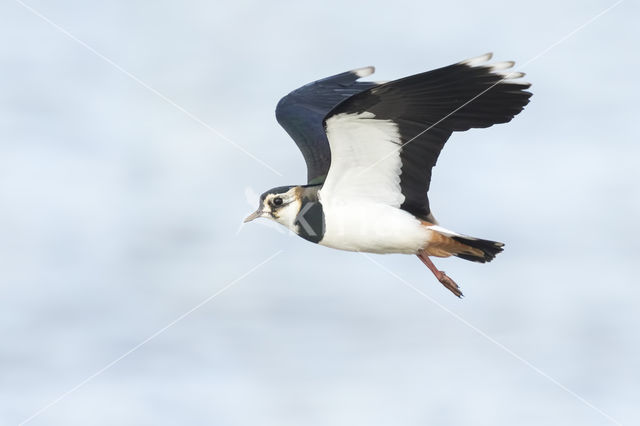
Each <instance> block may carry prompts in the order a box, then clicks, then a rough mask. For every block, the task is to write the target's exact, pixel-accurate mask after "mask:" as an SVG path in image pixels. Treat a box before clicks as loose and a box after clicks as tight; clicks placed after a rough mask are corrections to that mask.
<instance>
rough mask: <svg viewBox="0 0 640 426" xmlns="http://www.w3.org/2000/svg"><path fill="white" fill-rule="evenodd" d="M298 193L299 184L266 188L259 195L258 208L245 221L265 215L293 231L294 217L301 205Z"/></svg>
mask: <svg viewBox="0 0 640 426" xmlns="http://www.w3.org/2000/svg"><path fill="white" fill-rule="evenodd" d="M300 193H301V188H300V187H299V186H279V187H277V188H273V189H270V190H268V191H267V192H265V193H263V194H262V195H261V196H260V205H259V206H258V209H257V210H256V211H255V212H253V213H251V214H250V215H249V216H247V217H246V218H245V220H244V221H245V223H246V222H251V221H252V220H254V219H257V218H259V217H266V218H267V219H271V220H273V221H275V222H278V223H279V224H281V225H283V226H285V227H287V228H289V229H290V230H292V231H294V232H295V230H296V225H295V221H296V217H297V215H298V213H299V212H300V208H301V206H302V201H301V195H300Z"/></svg>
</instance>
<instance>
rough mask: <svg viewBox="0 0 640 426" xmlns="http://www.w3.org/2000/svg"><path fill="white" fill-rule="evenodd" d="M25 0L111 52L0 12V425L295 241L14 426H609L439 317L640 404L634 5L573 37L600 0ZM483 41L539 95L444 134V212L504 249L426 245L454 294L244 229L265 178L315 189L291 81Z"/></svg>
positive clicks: (429, 61) (601, 405) (410, 261)
mask: <svg viewBox="0 0 640 426" xmlns="http://www.w3.org/2000/svg"><path fill="white" fill-rule="evenodd" d="M27 3H28V5H30V6H32V7H33V8H35V9H36V10H37V11H38V12H39V13H41V14H42V15H43V16H44V17H46V18H47V19H49V20H50V21H51V22H52V23H54V24H55V25H59V26H60V27H62V28H64V29H65V30H67V31H69V32H70V33H71V34H73V36H75V37H77V39H78V40H79V41H80V42H81V43H86V45H88V46H90V47H92V48H93V49H95V50H96V51H97V52H99V53H100V54H102V55H104V56H105V57H106V58H108V59H109V60H110V61H112V62H113V63H112V64H110V63H108V62H107V61H105V60H104V59H103V58H100V57H98V56H96V55H95V54H94V53H92V52H91V51H90V50H89V49H88V48H87V47H86V46H83V45H82V44H80V43H78V42H76V41H74V40H72V39H71V38H69V37H68V36H67V35H65V34H64V33H63V32H61V31H60V30H59V29H56V28H55V27H54V26H52V25H51V24H50V23H47V22H46V21H45V20H43V19H42V18H41V17H38V16H36V15H35V14H34V13H33V12H32V11H30V10H28V9H27V8H25V7H24V6H23V5H21V4H20V3H19V2H16V1H7V2H2V4H0V16H1V18H0V21H1V22H2V25H0V36H1V37H2V40H3V42H2V43H0V75H1V76H2V78H1V79H0V336H1V338H2V344H1V345H0V423H2V424H3V425H4V424H7V425H9V424H18V423H20V422H23V421H24V420H27V419H29V418H30V416H31V415H32V414H34V413H36V412H38V410H39V409H41V408H43V407H45V406H47V404H49V403H51V402H54V401H56V398H58V397H59V396H61V395H62V394H63V393H65V392H67V391H69V390H71V389H73V388H74V386H76V385H78V384H80V383H82V382H83V380H85V379H87V378H88V377H90V376H91V375H92V374H94V373H96V372H98V371H99V370H100V369H102V368H103V367H105V366H107V365H108V364H109V363H111V362H112V361H114V360H116V359H117V358H118V357H120V356H121V355H123V354H125V353H126V352H127V351H129V350H130V349H131V348H133V347H135V346H136V345H138V344H139V343H140V342H143V341H144V340H145V339H147V338H148V337H149V336H152V335H154V333H156V332H157V331H158V330H160V329H162V328H163V327H165V326H166V325H168V324H170V323H171V322H172V321H174V320H175V319H176V318H179V317H180V316H181V315H183V314H185V313H186V312H188V311H189V310H191V309H192V308H194V307H195V306H197V305H198V304H199V303H201V302H203V301H205V300H207V298H209V297H210V296H211V295H213V294H214V293H216V292H217V291H219V290H220V289H222V288H223V287H224V286H226V285H228V284H229V283H232V282H233V281H234V280H236V279H238V278H240V277H242V276H243V275H244V274H246V273H247V271H249V270H251V269H252V268H254V267H255V266H256V265H258V264H260V263H261V262H263V261H264V260H265V259H268V258H269V257H270V256H272V255H273V254H275V253H277V252H278V251H279V250H282V253H281V254H279V255H278V256H276V257H275V258H274V259H273V260H271V261H269V262H267V263H266V264H264V265H263V266H261V267H260V268H259V269H257V270H255V271H253V272H252V273H251V274H250V275H248V276H246V277H244V278H243V279H241V280H240V281H238V282H236V283H235V284H234V285H233V286H232V287H231V288H229V289H228V290H227V291H226V292H224V293H223V294H221V295H219V296H218V297H216V298H214V299H212V300H210V301H209V302H208V303H205V304H204V305H202V306H201V307H199V308H198V309H196V310H195V311H193V312H191V313H190V314H189V315H187V316H186V317H184V318H182V319H181V320H180V321H179V322H177V323H175V324H174V325H173V326H171V327H170V328H168V329H166V330H165V331H164V332H162V333H161V334H159V335H157V336H156V337H155V338H153V339H152V340H150V341H148V342H147V343H146V344H144V345H142V346H140V347H139V348H138V349H137V350H135V351H134V352H132V353H130V354H129V355H128V356H126V357H125V358H123V359H121V360H120V361H119V362H117V363H115V364H113V365H112V366H111V367H110V368H108V369H107V370H105V371H104V372H103V373H102V374H99V375H97V376H95V377H93V378H92V380H90V381H88V382H86V384H84V385H83V386H81V387H80V388H78V389H77V390H75V391H74V392H72V393H70V394H68V395H67V396H66V397H65V398H63V399H61V400H59V401H58V402H57V403H56V404H54V405H52V406H50V407H49V408H48V409H47V410H45V411H43V412H41V413H40V414H39V415H38V416H37V417H35V418H31V419H30V421H29V424H33V425H70V424H82V425H113V424H118V425H142V424H145V425H176V424H190V425H216V426H217V425H219V426H227V425H255V424H259V425H277V426H288V425H292V426H294V425H295V426H298V425H309V426H313V425H345V426H347V425H348V426H351V425H514V424H515V425H540V424H562V425H581V426H586V425H607V424H615V423H614V421H612V420H611V419H608V418H607V417H605V416H604V415H603V414H601V413H599V412H598V411H597V410H596V409H595V408H593V407H589V406H588V405H586V404H585V403H583V402H582V401H580V400H579V399H578V398H576V397H575V396H574V395H571V394H570V393H569V392H567V391H565V390H563V389H561V388H560V387H559V386H557V385H556V384H554V383H553V382H552V381H550V380H549V379H548V378H545V377H543V376H542V375H541V374H539V373H538V372H536V371H535V370H534V369H532V368H531V367H530V366H528V365H526V364H525V363H524V362H522V361H521V360H518V359H516V358H515V357H514V356H512V355H511V354H509V353H508V352H507V351H505V350H504V349H503V348H501V347H499V346H498V345H496V344H495V343H494V342H492V341H491V340H489V339H487V338H486V337H484V336H482V335H481V334H479V333H478V332H477V331H475V330H474V329H472V328H470V327H469V326H468V325H466V324H465V323H463V322H461V321H460V320H459V319H457V318H456V317H454V316H453V315H452V314H451V312H453V313H455V314H456V315H459V316H460V317H461V318H464V319H465V320H466V321H468V323H470V324H472V325H473V326H474V327H477V328H478V329H480V330H482V331H483V332H485V333H486V334H487V335H488V336H490V337H491V338H492V339H495V341H497V342H499V343H501V344H503V345H505V346H506V347H507V348H509V349H510V350H512V351H513V352H514V353H515V354H517V355H518V356H520V357H522V358H523V359H525V360H527V361H529V362H530V363H531V364H533V365H535V366H536V367H537V368H539V369H540V370H541V371H543V372H545V373H546V374H548V375H549V376H550V377H552V378H554V379H555V380H557V381H558V382H559V383H561V384H562V385H564V386H566V387H567V388H568V389H570V390H571V391H573V392H575V393H576V394H577V395H579V396H580V397H582V398H584V399H585V400H587V401H589V402H590V403H591V404H593V406H595V407H597V408H598V409H600V410H602V411H603V412H604V413H606V414H607V415H609V416H611V417H613V418H615V419H616V420H617V421H618V422H620V423H621V424H625V425H627V424H628V425H631V424H640V412H639V411H638V406H637V403H638V396H639V395H640V341H639V335H638V330H639V328H640V315H639V314H638V306H639V304H640V282H639V281H640V280H639V279H638V277H637V267H638V260H639V259H640V256H639V255H640V235H639V233H638V224H637V220H638V218H639V217H640V170H639V168H638V162H639V160H640V146H639V144H638V142H639V138H638V136H639V132H638V128H637V120H638V116H639V115H640V107H639V104H638V95H639V93H638V81H637V80H638V78H637V75H636V73H637V70H638V68H639V67H640V59H639V58H640V57H639V56H638V54H637V47H638V46H637V43H638V40H639V37H640V30H639V29H638V25H637V17H638V16H640V6H639V4H638V3H637V2H633V1H625V2H623V3H621V4H620V5H619V6H617V7H616V8H614V9H613V10H611V11H609V12H608V13H606V14H604V15H602V16H601V17H600V18H598V19H596V20H594V21H593V22H591V23H589V24H588V25H587V26H586V27H584V28H582V29H581V30H579V31H577V32H576V33H575V34H573V35H572V36H571V37H570V38H566V36H567V35H568V34H570V33H571V32H572V31H574V30H576V29H577V28H579V27H580V26H581V25H583V24H584V23H586V22H588V21H589V20H590V19H591V18H594V17H595V16H596V15H598V14H599V13H600V12H601V11H603V10H604V9H606V8H607V7H609V6H611V5H612V4H613V1H595V0H594V1H586V2H585V1H577V0H576V1H565V2H560V3H559V2H556V1H539V2H535V3H532V2H528V3H527V4H526V5H524V4H513V3H511V4H504V2H500V1H492V0H489V1H484V2H471V1H463V2H422V3H420V2H406V1H395V2H384V1H368V2H351V3H344V2H334V1H323V2H315V3H303V2H279V1H272V2H255V1H235V2H210V1H202V0H194V1H185V2H169V1H156V2H149V1H146V2H145V1H123V0H115V1H111V2H99V3H96V2H82V1H77V0H75V1H71V0H69V1H58V2H45V1H42V0H27ZM558 42H560V43H559V44H556V43H558ZM552 46H553V48H552V49H551V50H548V51H546V49H548V48H549V47H552ZM488 51H493V52H495V59H496V60H515V61H517V62H518V63H519V64H520V66H516V69H517V70H519V71H524V72H526V73H527V77H526V80H528V81H530V82H531V83H533V86H532V89H531V90H532V92H533V93H534V96H533V98H532V102H531V104H530V105H529V106H528V107H527V108H526V109H525V111H524V112H523V113H522V114H521V115H519V116H518V117H517V118H516V119H514V120H513V122H511V123H509V124H508V125H501V126H496V127H493V128H489V129H483V130H475V131H469V132H466V133H462V134H454V136H453V137H452V138H451V139H450V140H449V143H448V144H447V146H446V147H445V150H444V151H443V154H442V156H441V157H440V160H439V163H438V166H437V167H436V169H435V171H434V177H433V184H432V191H431V193H430V198H431V204H432V207H433V210H434V212H435V214H436V217H438V218H439V220H440V222H441V224H442V225H443V226H446V227H448V228H451V229H455V230H458V231H460V232H463V233H466V234H469V235H475V236H478V237H485V238H489V239H494V240H499V241H504V242H505V243H506V250H505V252H504V253H503V254H501V255H500V256H499V257H498V258H497V260H496V261H495V262H493V263H491V264H488V265H479V264H474V263H471V262H465V261H463V260H460V259H455V258H454V259H445V260H439V261H437V262H436V264H437V265H438V266H439V267H440V268H441V269H444V270H446V271H447V272H448V274H449V275H450V276H451V277H453V278H454V279H455V280H456V281H457V282H458V283H459V284H460V285H461V286H462V288H463V290H464V293H465V295H466V297H465V298H464V299H463V300H458V299H456V298H455V297H453V296H452V295H451V294H450V293H449V292H448V291H447V290H445V289H444V288H443V287H442V286H441V285H440V284H439V283H438V282H437V281H436V280H435V279H434V277H433V276H432V274H431V273H430V272H429V271H428V270H427V269H426V268H425V267H424V266H423V265H422V264H421V263H420V261H419V260H418V259H416V258H415V257H414V256H400V255H388V256H372V258H373V259H374V260H375V261H376V262H380V263H381V264H382V265H384V267H386V268H388V269H389V270H391V271H393V272H394V273H395V274H397V275H398V276H400V277H401V278H402V279H403V280H406V281H407V282H409V283H411V284H412V285H414V286H415V287H417V288H419V289H420V290H421V291H423V292H424V293H425V294H426V295H427V296H428V298H427V297H423V296H421V295H419V294H417V293H416V292H415V291H413V290H411V289H410V288H408V287H407V286H406V285H405V284H403V283H402V282H401V281H399V280H397V279H396V278H394V277H393V276H392V275H390V274H388V273H386V272H385V271H383V270H382V269H380V268H378V267H377V266H376V265H375V264H373V263H371V262H370V261H369V260H367V259H366V258H365V257H363V256H362V255H359V254H355V253H347V252H339V251H333V250H330V249H327V248H324V247H320V246H316V245H313V244H310V243H308V242H306V241H304V240H302V239H300V238H297V237H293V236H291V235H290V234H288V233H286V232H283V231H282V230H278V229H274V228H273V227H270V226H267V225H266V224H265V223H259V222H260V221H256V222H253V223H251V224H249V225H247V226H244V227H241V221H242V219H243V218H244V217H245V216H246V215H247V214H248V213H250V212H251V211H253V210H254V209H255V207H256V200H255V196H256V194H259V193H261V192H262V191H264V190H266V189H268V188H271V187H273V186H278V185H285V184H297V183H304V181H305V176H306V171H305V166H304V161H303V159H302V156H301V154H300V153H299V152H298V150H297V148H296V146H295V145H294V144H293V142H292V141H291V140H290V139H289V137H288V136H287V134H286V133H285V132H284V130H282V129H281V128H280V127H279V126H278V124H277V122H276V121H275V118H274V108H275V105H276V103H277V101H278V100H279V99H280V97H282V96H283V95H285V94H286V93H288V92H289V91H291V90H293V89H295V88H297V87H299V86H300V85H302V84H306V83H308V82H310V81H313V80H315V79H318V78H322V77H325V76H328V75H332V74H335V73H338V72H341V71H344V70H348V69H351V68H355V67H361V66H366V65H375V66H376V67H377V73H376V74H375V75H374V76H373V77H375V79H376V80H390V79H395V78H399V77H403V76H406V75H410V74H414V73H418V72H422V71H425V70H428V69H432V68H437V67H440V66H444V65H448V64H451V63H453V62H457V61H460V60H463V59H466V58H470V57H474V56H477V55H480V54H483V53H485V52H488ZM545 51H546V52H545ZM541 52H542V53H543V55H541V56H538V55H539V54H540V53H541ZM534 58H536V59H535V60H533V61H531V59H534ZM118 67H120V69H118ZM123 71H126V72H128V73H131V75H127V74H126V73H125V72H123ZM132 76H135V77H136V78H138V79H139V80H140V81H141V82H144V84H146V85H148V86H149V87H152V88H154V89H155V90H157V92H158V93H160V94H162V95H164V96H166V97H167V98H169V99H171V100H172V101H173V102H175V104H177V105H178V106H180V107H182V108H184V109H185V110H186V111H188V112H190V113H191V114H193V115H194V116H195V117H198V118H199V119H200V120H202V122H204V123H207V124H208V125H210V126H212V127H213V128H215V129H217V130H218V131H219V132H222V134H224V135H226V136H227V137H228V138H230V139H231V140H233V141H234V142H236V143H238V144H239V145H241V146H242V147H244V148H245V149H246V150H248V151H250V152H251V153H252V154H253V155H255V156H256V157H258V158H260V159H261V160H263V161H264V162H266V163H267V164H269V165H270V166H272V167H273V168H274V169H276V170H278V171H279V172H281V173H282V175H283V176H278V175H276V174H275V173H273V172H272V171H271V170H269V169H268V168H266V167H264V166H263V165H261V164H259V163H258V162H256V161H254V160H253V159H252V158H250V157H249V156H247V155H245V154H244V153H243V152H241V151H240V150H238V149H237V148H235V147H234V146H232V145H231V144H230V143H228V142H227V141H225V140H224V139H222V138H221V137H220V136H219V135H217V134H215V133H214V132H212V131H210V130H209V129H207V128H206V127H205V126H203V125H202V124H201V123H199V122H197V121H195V120H193V119H192V118H191V117H190V116H189V115H187V114H185V112H184V111H181V110H180V109H179V108H176V106H174V105H171V104H170V103H168V102H167V101H166V100H164V99H162V98H161V97H160V96H158V94H157V93H154V92H152V91H151V90H149V89H148V88H145V87H144V86H143V85H141V84H140V83H139V82H137V81H135V80H134V79H133V78H132ZM438 304H440V305H438ZM443 308H446V309H448V310H450V312H447V311H446V310H445V309H443Z"/></svg>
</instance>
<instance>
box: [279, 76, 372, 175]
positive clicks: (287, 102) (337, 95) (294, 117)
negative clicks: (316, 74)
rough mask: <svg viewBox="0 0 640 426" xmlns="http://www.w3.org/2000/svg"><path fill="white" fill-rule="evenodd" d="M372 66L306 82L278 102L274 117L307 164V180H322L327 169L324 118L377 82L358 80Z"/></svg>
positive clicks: (327, 151)
mask: <svg viewBox="0 0 640 426" xmlns="http://www.w3.org/2000/svg"><path fill="white" fill-rule="evenodd" d="M373 72H374V68H373V67H366V68H360V69H356V70H352V71H347V72H343V73H342V74H337V75H334V76H332V77H327V78H324V79H322V80H318V81H315V82H313V83H309V84H307V85H305V86H302V87H301V88H299V89H296V90H294V91H293V92H291V93H289V94H288V95H287V96H285V97H284V98H282V99H281V100H280V102H278V106H277V107H276V118H277V120H278V122H279V123H280V125H281V126H282V127H284V129H285V130H286V131H287V133H289V136H291V137H292V138H293V140H294V141H295V143H296V145H298V148H299V149H300V151H302V155H303V156H304V160H305V162H306V163H307V182H308V183H312V184H315V183H322V182H324V179H325V177H326V175H327V173H328V172H329V165H330V164H331V151H330V149H329V141H327V136H326V133H325V130H324V123H323V120H324V118H325V116H326V115H327V113H328V112H329V111H331V110H332V109H333V108H334V107H335V106H336V105H338V104H339V103H341V102H343V101H344V100H346V99H348V98H349V97H351V96H353V95H355V94H357V93H360V92H362V91H364V90H367V89H370V88H372V87H374V86H376V85H377V83H373V82H359V81H357V80H358V79H359V78H361V77H366V76H368V75H370V74H373Z"/></svg>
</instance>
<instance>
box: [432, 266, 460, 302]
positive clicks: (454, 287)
mask: <svg viewBox="0 0 640 426" xmlns="http://www.w3.org/2000/svg"><path fill="white" fill-rule="evenodd" d="M436 278H437V279H438V281H440V283H441V284H442V285H443V286H445V288H447V289H448V290H449V291H450V292H451V293H453V294H455V295H456V296H458V297H460V298H462V296H463V294H462V290H460V287H459V286H458V284H456V282H455V281H454V280H452V279H451V278H449V276H448V275H447V274H445V273H444V271H438V273H437V274H436Z"/></svg>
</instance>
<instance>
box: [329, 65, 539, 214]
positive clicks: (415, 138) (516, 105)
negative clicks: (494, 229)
mask: <svg viewBox="0 0 640 426" xmlns="http://www.w3.org/2000/svg"><path fill="white" fill-rule="evenodd" d="M491 56H492V55H491V54H490V53H489V54H487V55H484V56H480V57H478V58H473V59H469V60H467V61H463V62H459V63H457V64H453V65H449V66H447V67H443V68H439V69H436V70H432V71H428V72H425V73H422V74H417V75H413V76H410V77H406V78H402V79H400V80H395V81H391V82H388V83H384V84H380V85H378V86H377V87H374V88H372V89H369V90H367V91H365V92H362V93H359V94H357V95H354V96H353V97H351V98H349V99H347V100H346V101H344V102H343V103H341V104H340V105H338V106H337V107H336V108H334V109H333V110H332V111H331V112H330V113H329V114H327V117H326V118H327V119H328V118H329V117H331V116H333V115H336V114H341V113H349V114H351V113H356V114H357V113H362V112H365V111H366V112H370V113H373V114H374V115H375V118H376V119H381V120H382V119H387V120H392V121H393V122H394V123H396V125H397V126H398V129H399V132H400V137H401V144H402V148H401V149H400V157H401V161H402V168H401V174H400V189H401V191H402V194H403V195H404V196H405V200H404V202H403V204H402V206H401V208H402V209H404V210H406V211H408V212H410V213H412V214H414V215H416V216H418V217H422V218H425V219H426V218H427V217H428V216H429V214H430V212H431V211H430V209H429V199H428V198H427V192H428V191H429V184H430V182H431V169H432V168H433V166H435V164H436V161H437V159H438V155H439V154H440V151H441V150H442V147H443V146H444V144H445V142H446V141H447V139H448V138H449V136H451V133H452V132H454V131H462V130H468V129H470V128H474V127H489V126H492V125H494V124H498V123H506V122H508V121H511V119H512V118H513V117H514V116H515V115H516V114H518V113H519V112H520V111H522V109H523V108H524V106H525V105H526V104H528V103H529V98H530V97H531V93H530V92H527V91H526V90H525V89H527V88H528V87H529V86H530V84H528V83H522V82H516V81H513V79H517V78H520V77H522V76H524V74H522V73H517V72H511V73H509V72H505V73H500V71H502V70H506V69H508V68H511V67H512V66H513V65H514V63H513V62H499V63H494V64H492V65H489V64H486V62H487V61H488V60H489V59H491Z"/></svg>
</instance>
